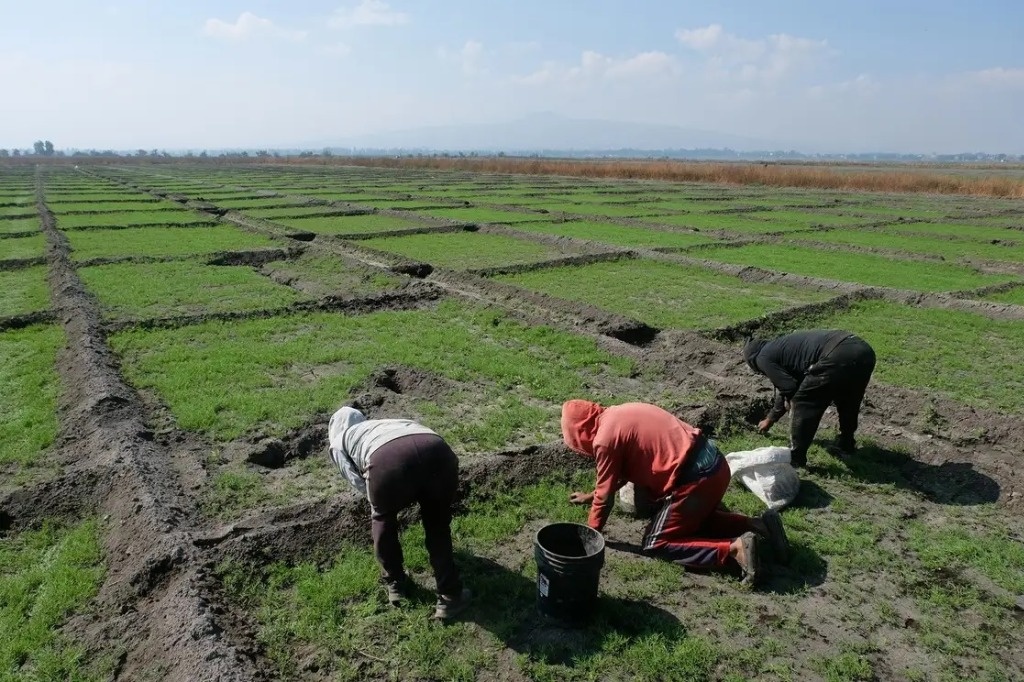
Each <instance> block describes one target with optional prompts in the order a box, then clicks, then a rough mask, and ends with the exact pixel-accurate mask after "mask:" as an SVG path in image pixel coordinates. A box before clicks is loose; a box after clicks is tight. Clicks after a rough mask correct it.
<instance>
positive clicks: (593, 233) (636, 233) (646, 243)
mask: <svg viewBox="0 0 1024 682" xmlns="http://www.w3.org/2000/svg"><path fill="white" fill-rule="evenodd" d="M516 229H517V230H522V231H524V232H541V233H544V234H553V235H556V236H559V237H574V238H576V239H588V240H591V241H596V242H603V243H605V244H613V245H615V246H626V247H631V246H637V247H647V248H655V247H667V246H674V247H682V246H693V245H694V244H707V243H708V242H712V241H715V240H713V239H711V238H710V237H706V236H704V235H700V234H687V233H685V232H666V231H661V230H649V229H645V228H642V227H625V226H623V225H614V224H611V223H595V222H589V221H587V222H565V223H524V224H522V225H517V226H516Z"/></svg>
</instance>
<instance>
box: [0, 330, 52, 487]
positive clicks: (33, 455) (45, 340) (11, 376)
mask: <svg viewBox="0 0 1024 682" xmlns="http://www.w3.org/2000/svg"><path fill="white" fill-rule="evenodd" d="M63 344H64V333H63V331H62V330H61V329H60V328H59V327H54V326H49V325H47V326H43V325H35V326H31V327H26V328H24V329H17V330H13V331H6V332H0V464H3V465H7V464H12V463H13V464H17V465H19V466H20V467H28V466H30V465H32V464H33V463H35V462H36V461H38V460H39V458H40V455H41V454H42V453H43V451H45V450H46V449H47V448H48V447H50V444H51V443H53V439H54V438H55V437H56V435H57V394H58V391H59V381H58V378H57V371H56V369H55V368H54V362H55V358H56V354H57V350H58V349H59V348H60V347H61V346H62V345H63Z"/></svg>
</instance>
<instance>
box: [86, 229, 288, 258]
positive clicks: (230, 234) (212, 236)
mask: <svg viewBox="0 0 1024 682" xmlns="http://www.w3.org/2000/svg"><path fill="white" fill-rule="evenodd" d="M67 234H68V240H69V241H70V242H71V248H72V249H73V251H74V253H73V255H74V257H75V259H77V260H87V259H90V258H111V257H117V256H188V255H197V254H204V253H216V252H219V251H250V250H253V249H261V248H266V247H270V246H274V242H272V241H271V240H269V239H267V238H266V237H261V236H259V235H254V234H249V233H246V232H243V231H241V230H239V229H238V228H236V227H229V226H227V225H219V226H216V227H187V228H186V227H138V228H126V229H118V230H83V231H75V232H68V233H67Z"/></svg>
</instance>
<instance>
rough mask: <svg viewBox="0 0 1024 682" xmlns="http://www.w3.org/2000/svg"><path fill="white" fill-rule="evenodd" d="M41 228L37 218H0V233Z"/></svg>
mask: <svg viewBox="0 0 1024 682" xmlns="http://www.w3.org/2000/svg"><path fill="white" fill-rule="evenodd" d="M40 228H41V224H40V222H39V218H38V217H35V218H14V219H11V220H0V234H10V233H13V232H38V231H39V230H40Z"/></svg>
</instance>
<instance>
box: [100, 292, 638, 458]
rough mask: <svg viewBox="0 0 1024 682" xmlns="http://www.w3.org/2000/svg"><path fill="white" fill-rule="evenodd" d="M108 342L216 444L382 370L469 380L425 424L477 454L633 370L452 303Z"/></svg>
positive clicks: (576, 341)
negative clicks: (452, 432)
mask: <svg viewBox="0 0 1024 682" xmlns="http://www.w3.org/2000/svg"><path fill="white" fill-rule="evenodd" d="M325 339H329V341H328V342H325ZM110 343H111V345H112V346H113V347H114V349H115V350H116V351H117V352H118V353H120V354H121V355H122V357H123V359H124V371H125V372H126V374H127V376H128V377H129V379H130V380H131V381H132V382H133V383H134V384H135V385H136V386H139V387H142V388H152V389H156V390H157V392H158V393H159V394H160V396H161V397H162V399H163V400H164V401H165V402H166V403H167V404H168V405H169V406H170V408H171V410H172V412H173V413H174V415H175V417H176V418H177V420H178V422H179V424H180V425H181V426H182V427H183V428H186V429H191V430H196V431H202V432H204V433H207V434H209V435H211V436H213V437H215V438H217V439H222V440H229V439H232V438H236V437H238V436H239V435H242V434H244V433H247V432H252V431H253V430H255V429H264V430H267V431H268V432H273V433H282V432H284V431H286V430H288V429H291V428H294V427H297V426H300V425H302V424H305V423H306V422H308V421H309V420H310V419H311V418H312V417H313V416H314V415H316V414H318V413H320V414H322V413H326V412H329V411H333V410H334V409H336V408H337V406H338V405H339V404H340V403H341V402H343V401H344V400H345V399H346V396H348V394H349V392H350V391H351V390H352V389H354V388H356V387H357V386H358V385H359V384H360V382H363V381H365V380H366V378H367V376H368V375H369V374H370V372H372V371H373V370H374V369H376V368H377V367H379V366H380V365H381V364H383V363H388V364H399V365H405V366H409V367H413V368H418V369H420V370H423V371H428V372H432V373H434V374H437V375H439V376H442V377H447V378H448V379H450V380H452V381H454V382H469V386H467V387H465V388H464V389H463V390H464V391H470V389H471V387H472V386H476V385H477V384H478V383H479V384H480V386H481V388H480V389H479V390H480V393H477V394H473V393H472V391H471V392H470V393H467V394H466V395H464V396H462V395H455V396H454V397H450V400H452V401H454V402H456V403H458V409H447V407H448V406H447V404H446V403H445V401H446V400H449V397H447V396H440V397H437V398H436V400H439V401H441V402H440V403H439V405H440V407H441V408H442V409H441V412H440V414H443V415H444V418H443V419H442V418H440V417H432V416H430V415H428V416H427V418H426V419H425V421H426V422H427V423H428V424H430V425H433V426H434V427H435V428H439V429H443V430H444V431H445V432H446V434H447V433H449V429H450V427H452V426H453V425H460V426H461V427H462V428H463V429H464V431H463V433H462V435H461V436H459V437H458V438H456V439H455V440H456V442H458V443H460V445H461V446H462V447H464V448H466V449H470V450H473V451H479V450H481V449H488V448H493V447H500V446H501V445H502V444H505V443H511V442H513V441H514V440H516V439H521V438H522V437H523V436H524V434H529V435H530V436H531V437H533V436H536V435H537V434H538V433H546V434H549V435H551V434H552V433H553V432H557V429H558V425H557V419H553V418H552V417H553V416H554V412H556V411H557V406H558V405H559V404H560V402H561V401H562V400H564V399H567V398H569V397H572V396H574V395H575V394H577V393H580V392H581V391H583V392H585V393H587V392H590V391H592V390H593V389H592V388H591V386H592V385H593V384H592V383H591V382H592V377H593V375H594V374H595V373H597V374H604V373H611V374H612V375H614V376H624V375H626V374H628V373H629V372H630V371H631V368H632V364H631V362H630V361H628V360H624V359H620V358H614V357H612V356H610V355H608V354H606V353H604V352H603V351H600V350H598V349H597V348H596V346H595V344H594V342H593V341H590V340H587V339H583V338H580V337H576V336H572V335H569V334H566V333H562V332H557V331H554V330H552V329H549V328H546V327H526V326H524V325H522V324H519V323H516V322H513V321H511V320H509V319H507V318H506V317H504V316H503V315H502V314H500V313H498V312H496V311H488V310H480V309H476V308H469V307H465V306H461V305H457V304H454V303H445V304H442V305H441V306H440V307H439V308H437V309H436V310H426V311H395V312H380V313H373V314H368V315H358V316H343V315H336V314H311V315H296V316H291V317H287V318H275V319H260V320H246V321H241V322H232V323H230V324H228V323H220V322H209V323H204V324H200V325H194V326H190V327H188V328H185V329H159V330H149V331H146V330H131V331H125V332H121V333H117V334H114V335H112V336H111V337H110ZM432 399H433V398H432ZM512 408H515V409H512ZM538 411H540V413H541V415H546V417H547V418H539V417H538Z"/></svg>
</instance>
